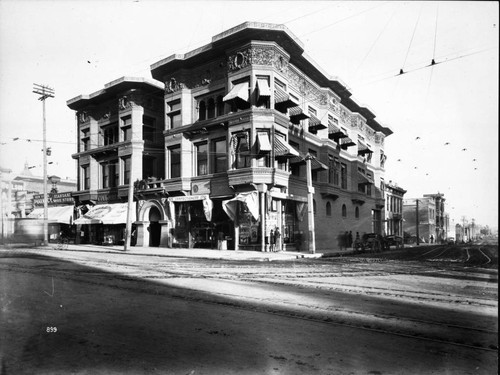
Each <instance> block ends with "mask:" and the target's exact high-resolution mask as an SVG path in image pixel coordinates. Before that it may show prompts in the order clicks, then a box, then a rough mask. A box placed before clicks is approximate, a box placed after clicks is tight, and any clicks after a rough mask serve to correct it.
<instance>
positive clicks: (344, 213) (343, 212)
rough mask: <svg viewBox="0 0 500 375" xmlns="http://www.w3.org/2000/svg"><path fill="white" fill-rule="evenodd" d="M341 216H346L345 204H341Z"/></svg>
mask: <svg viewBox="0 0 500 375" xmlns="http://www.w3.org/2000/svg"><path fill="white" fill-rule="evenodd" d="M342 217H347V207H346V205H345V204H343V205H342Z"/></svg>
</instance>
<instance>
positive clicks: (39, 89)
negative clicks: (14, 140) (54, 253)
mask: <svg viewBox="0 0 500 375" xmlns="http://www.w3.org/2000/svg"><path fill="white" fill-rule="evenodd" d="M33 92H34V93H35V94H37V95H40V97H39V98H38V100H40V101H41V102H42V103H43V149H42V151H43V245H44V246H47V245H48V243H49V225H48V207H47V206H48V204H47V152H48V149H47V126H46V121H45V99H47V98H53V97H54V95H55V91H54V89H52V88H50V87H48V86H45V85H39V84H36V83H34V84H33Z"/></svg>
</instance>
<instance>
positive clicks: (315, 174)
mask: <svg viewBox="0 0 500 375" xmlns="http://www.w3.org/2000/svg"><path fill="white" fill-rule="evenodd" d="M309 153H310V154H311V155H312V156H313V157H315V158H317V157H318V153H317V152H316V151H314V150H311V149H309ZM311 179H312V180H313V181H318V170H315V169H313V170H312V171H311Z"/></svg>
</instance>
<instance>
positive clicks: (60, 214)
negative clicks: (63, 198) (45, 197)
mask: <svg viewBox="0 0 500 375" xmlns="http://www.w3.org/2000/svg"><path fill="white" fill-rule="evenodd" d="M74 208H75V207H74V206H73V205H71V206H60V207H47V219H48V220H49V221H55V222H56V223H61V224H71V223H72V221H73V210H74ZM43 216H44V214H43V208H35V209H34V210H33V211H31V213H30V214H29V215H28V217H29V218H30V219H43Z"/></svg>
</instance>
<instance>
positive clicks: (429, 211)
mask: <svg viewBox="0 0 500 375" xmlns="http://www.w3.org/2000/svg"><path fill="white" fill-rule="evenodd" d="M444 202H445V198H444V194H441V193H437V194H424V196H423V197H422V198H410V199H405V200H404V201H403V230H404V232H406V233H407V235H411V236H417V231H418V233H419V238H420V241H421V242H426V243H430V242H433V243H442V242H444V241H445V240H446V237H447V226H448V225H449V219H448V216H447V214H446V213H445V206H444ZM417 206H418V209H417ZM417 216H418V223H419V224H418V227H417ZM431 236H432V237H431Z"/></svg>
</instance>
